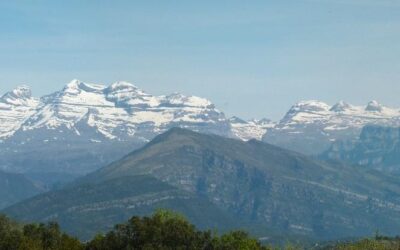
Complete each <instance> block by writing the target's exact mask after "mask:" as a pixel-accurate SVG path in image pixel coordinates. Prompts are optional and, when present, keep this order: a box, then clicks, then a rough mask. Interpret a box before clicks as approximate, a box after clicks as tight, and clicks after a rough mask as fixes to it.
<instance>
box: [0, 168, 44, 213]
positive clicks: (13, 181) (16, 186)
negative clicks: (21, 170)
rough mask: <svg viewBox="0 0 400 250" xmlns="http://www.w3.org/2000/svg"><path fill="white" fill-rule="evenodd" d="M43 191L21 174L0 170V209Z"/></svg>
mask: <svg viewBox="0 0 400 250" xmlns="http://www.w3.org/2000/svg"><path fill="white" fill-rule="evenodd" d="M43 191H44V190H43V189H41V188H40V187H38V186H37V185H35V184H34V183H32V182H31V181H30V180H28V179H27V178H25V177H24V176H23V175H21V174H11V173H5V172H2V171H0V209H2V208H4V207H7V206H10V205H12V204H14V203H17V202H19V201H22V200H24V199H26V198H29V197H32V196H34V195H36V194H38V193H40V192H43Z"/></svg>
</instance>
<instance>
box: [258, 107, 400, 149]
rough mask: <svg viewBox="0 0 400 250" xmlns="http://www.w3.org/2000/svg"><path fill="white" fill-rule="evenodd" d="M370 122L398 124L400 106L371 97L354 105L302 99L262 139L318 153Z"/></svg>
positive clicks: (348, 138)
mask: <svg viewBox="0 0 400 250" xmlns="http://www.w3.org/2000/svg"><path fill="white" fill-rule="evenodd" d="M369 124H376V125H387V126H400V109H394V108H389V107H386V106H383V105H381V104H379V103H378V102H377V101H371V102H369V103H368V104H367V105H366V106H354V105H351V104H348V103H345V102H343V101H340V102H338V103H337V104H335V105H333V106H330V105H328V104H326V103H324V102H320V101H301V102H299V103H297V104H295V105H294V106H292V107H291V109H290V110H289V111H288V112H287V113H286V115H285V116H284V118H283V119H282V120H281V121H280V122H279V123H278V124H277V125H276V126H275V127H274V128H273V129H270V130H269V132H268V133H267V134H266V135H264V137H263V140H264V141H266V142H270V143H272V144H276V145H280V146H283V147H286V148H289V149H292V150H295V151H299V152H303V153H306V154H318V153H320V152H322V151H324V150H326V149H327V148H328V147H329V146H330V145H331V143H332V142H334V141H337V140H354V139H357V137H358V136H359V134H360V132H361V129H362V128H363V127H364V126H366V125H369Z"/></svg>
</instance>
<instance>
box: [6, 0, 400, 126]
mask: <svg viewBox="0 0 400 250" xmlns="http://www.w3.org/2000/svg"><path fill="white" fill-rule="evenodd" d="M0 12H1V13H0V53H1V55H0V93H4V92H6V91H7V90H9V89H11V88H13V87H15V86H16V85H19V84H28V85H30V86H31V87H32V89H33V92H34V95H36V96H40V95H43V94H47V93H50V92H53V91H56V90H58V89H60V88H62V86H63V85H64V84H65V83H67V82H69V81H70V80H72V79H74V78H77V79H80V80H82V81H87V82H97V83H105V84H109V83H111V82H114V81H117V80H127V81H130V82H133V83H135V84H136V85H137V86H139V87H141V88H142V89H144V90H146V91H147V92H149V93H153V94H168V93H171V92H182V93H185V94H193V95H198V96H202V97H207V98H209V99H210V100H212V101H213V102H214V103H215V104H216V105H217V107H218V108H220V109H221V110H223V111H225V112H226V113H227V115H233V114H236V115H238V116H241V117H244V118H252V117H258V118H261V117H270V118H273V119H279V118H280V117H282V116H283V114H284V113H285V112H286V111H287V109H288V108H289V107H290V106H291V105H292V104H293V103H294V102H296V101H298V100H302V99H320V100H324V101H326V102H328V103H331V104H333V103H335V102H337V101H338V100H345V101H348V102H351V103H354V104H364V103H366V102H368V101H369V100H372V99H376V100H378V101H380V102H382V103H384V104H386V105H389V106H400V1H398V0H393V1H392V0H295V1H285V0H279V1H278V0H276V1H268V0H264V1H172V0H171V1H151V0H150V1H118V0H116V1H101V0H97V1H94V0H93V1H90V0H85V1H83V0H80V1H74V0H72V1H40V0H37V1H33V0H32V1H28V0H26V1H1V2H0Z"/></svg>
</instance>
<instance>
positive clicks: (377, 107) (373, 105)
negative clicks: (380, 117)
mask: <svg viewBox="0 0 400 250" xmlns="http://www.w3.org/2000/svg"><path fill="white" fill-rule="evenodd" d="M365 110H366V111H371V112H381V111H382V110H383V105H382V104H380V103H379V102H377V101H375V100H373V101H370V102H369V103H368V104H367V107H366V108H365Z"/></svg>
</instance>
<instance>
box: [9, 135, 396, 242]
mask: <svg viewBox="0 0 400 250" xmlns="http://www.w3.org/2000/svg"><path fill="white" fill-rule="evenodd" d="M137 176H151V177H152V178H156V179H157V180H159V181H162V183H164V184H165V185H169V186H173V187H175V188H176V189H178V190H180V191H182V192H185V193H189V194H191V195H194V196H196V197H202V198H203V199H206V200H208V201H209V202H211V203H212V204H213V206H215V207H218V209H221V210H222V211H226V213H227V214H234V216H235V217H236V218H238V219H240V220H242V221H250V222H251V223H253V226H254V225H263V226H264V228H268V229H272V230H274V231H281V232H285V233H288V234H301V235H306V236H309V237H316V238H318V239H332V238H340V237H349V236H360V235H370V234H371V233H373V232H374V231H375V230H377V229H379V230H380V232H382V233H385V234H392V233H394V232H396V230H399V229H400V219H398V218H400V216H399V215H400V185H399V184H398V183H399V182H398V179H396V178H394V177H387V176H385V175H383V174H380V173H378V172H368V171H365V170H363V169H361V168H353V167H346V166H344V165H337V166H331V165H327V164H323V163H320V162H317V161H315V160H313V159H310V158H308V157H305V156H303V155H301V154H298V153H295V152H292V151H288V150H284V149H281V148H278V147H276V146H272V145H269V144H265V143H262V142H259V141H256V140H250V141H248V142H243V141H238V140H233V139H229V138H223V137H220V136H216V135H204V134H199V133H195V132H192V131H189V130H184V129H179V128H174V129H171V130H169V131H168V132H166V133H164V134H162V135H159V136H157V137H156V138H155V139H154V140H152V141H151V142H150V143H148V144H147V145H146V146H145V147H143V148H141V149H139V150H137V151H134V152H133V153H131V154H129V155H127V156H126V157H124V158H123V159H121V160H119V161H117V162H115V163H113V164H111V165H109V166H107V167H105V168H102V169H100V170H98V171H96V172H95V173H93V174H89V175H88V176H86V177H84V178H81V179H80V180H79V181H77V182H76V183H75V184H73V185H72V186H70V187H69V188H78V187H79V186H81V185H102V183H105V182H108V181H113V180H118V179H119V178H127V179H128V180H129V179H130V178H135V177H137ZM142 188H143V191H145V190H146V189H147V188H151V187H148V186H147V185H144V186H143V187H142ZM132 190H133V189H132ZM64 191H65V190H64ZM60 192H63V191H60ZM110 192H111V191H110ZM74 193H76V194H74ZM72 195H76V197H80V193H79V192H73V193H72ZM42 197H44V196H42ZM62 197H63V195H62V193H57V195H55V197H49V198H38V197H35V198H32V199H31V200H30V201H27V202H22V203H20V204H17V205H15V206H13V207H11V208H9V209H7V210H5V211H6V212H7V213H8V214H11V215H13V216H15V217H17V218H19V219H28V220H43V219H45V218H48V217H46V216H49V215H50V214H61V213H58V212H57V211H58V210H57V209H55V210H53V212H51V213H47V212H46V213H44V214H42V215H40V216H39V215H38V214H39V213H41V212H42V210H43V209H44V208H46V207H55V208H57V205H56V204H58V202H57V201H58V200H62V199H63V198H62ZM105 197H107V195H105ZM71 199H72V200H73V199H75V198H71ZM68 200H69V199H68ZM84 202H88V201H85V199H84ZM88 203H89V204H88V206H89V207H92V205H91V203H90V202H88ZM117 204H120V203H117ZM75 206H76V205H74V203H71V204H69V205H68V206H67V207H69V208H70V207H75ZM175 207H179V206H175ZM21 209H22V210H21ZM24 209H27V210H24ZM23 211H30V212H29V213H26V212H23ZM55 211H56V212H55ZM89 211H90V210H89ZM77 212H79V211H77ZM110 216H111V215H110ZM60 218H61V217H60ZM96 218H99V217H96ZM94 221H95V220H94ZM246 226H247V225H245V224H243V225H242V227H246Z"/></svg>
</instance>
